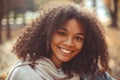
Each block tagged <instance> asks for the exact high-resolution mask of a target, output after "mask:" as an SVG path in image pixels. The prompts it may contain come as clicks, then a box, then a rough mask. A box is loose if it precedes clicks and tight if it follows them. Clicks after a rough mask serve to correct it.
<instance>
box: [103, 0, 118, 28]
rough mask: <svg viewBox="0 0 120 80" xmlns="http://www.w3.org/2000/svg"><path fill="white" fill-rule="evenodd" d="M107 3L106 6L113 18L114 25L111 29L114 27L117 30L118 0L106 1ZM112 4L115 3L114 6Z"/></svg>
mask: <svg viewBox="0 0 120 80" xmlns="http://www.w3.org/2000/svg"><path fill="white" fill-rule="evenodd" d="M104 1H105V4H106V6H107V8H108V10H109V12H110V14H111V18H112V23H111V25H110V26H111V27H114V28H117V27H118V25H117V21H118V18H117V14H118V0H112V1H111V0H104ZM112 3H113V6H112Z"/></svg>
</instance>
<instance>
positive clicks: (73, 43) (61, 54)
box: [51, 19, 84, 67]
mask: <svg viewBox="0 0 120 80" xmlns="http://www.w3.org/2000/svg"><path fill="white" fill-rule="evenodd" d="M83 42H84V31H83V28H82V26H81V24H80V23H78V22H77V20H75V19H70V20H69V21H67V22H66V24H65V25H64V26H63V27H61V28H60V29H58V30H57V31H56V32H54V34H53V36H52V40H51V49H52V52H53V53H52V57H51V60H52V61H53V62H54V63H55V65H56V66H57V67H60V66H61V65H62V63H63V62H68V61H69V60H71V59H72V58H73V57H75V56H76V55H77V54H79V53H80V51H81V49H82V46H83Z"/></svg>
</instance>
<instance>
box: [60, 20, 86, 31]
mask: <svg viewBox="0 0 120 80" xmlns="http://www.w3.org/2000/svg"><path fill="white" fill-rule="evenodd" d="M59 29H67V30H69V31H75V32H84V30H83V26H82V25H81V23H80V22H78V21H77V20H76V19H70V20H68V21H66V22H65V23H64V24H63V25H62V26H60V27H59Z"/></svg>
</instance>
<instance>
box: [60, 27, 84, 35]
mask: <svg viewBox="0 0 120 80" xmlns="http://www.w3.org/2000/svg"><path fill="white" fill-rule="evenodd" d="M59 29H61V30H64V31H68V30H67V29H66V28H64V27H61V28H59ZM77 35H83V36H84V33H82V32H80V33H77Z"/></svg>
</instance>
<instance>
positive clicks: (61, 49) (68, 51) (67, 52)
mask: <svg viewBox="0 0 120 80" xmlns="http://www.w3.org/2000/svg"><path fill="white" fill-rule="evenodd" d="M59 50H60V51H62V52H63V53H66V54H70V53H72V52H73V51H71V50H66V49H64V48H61V47H59Z"/></svg>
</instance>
